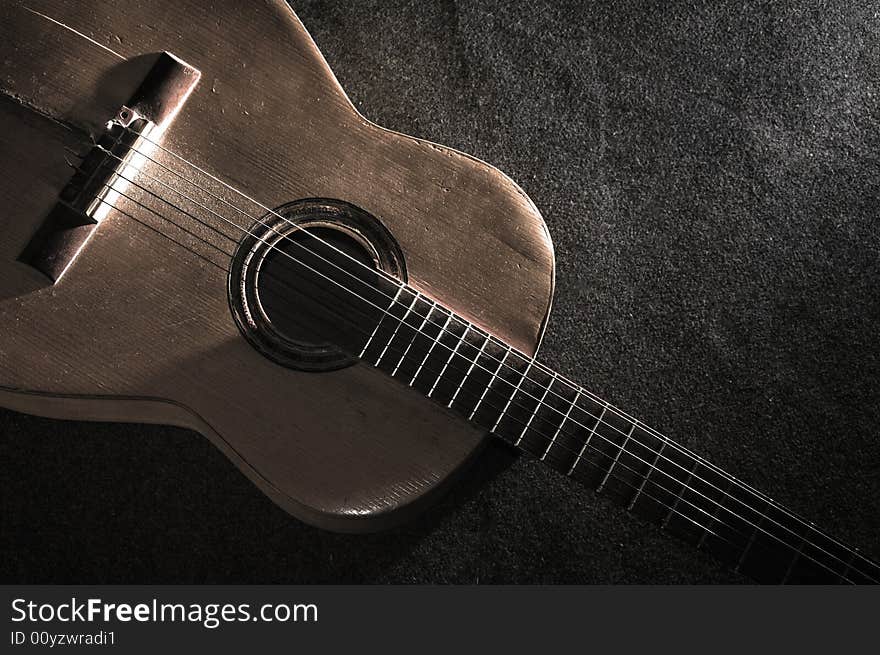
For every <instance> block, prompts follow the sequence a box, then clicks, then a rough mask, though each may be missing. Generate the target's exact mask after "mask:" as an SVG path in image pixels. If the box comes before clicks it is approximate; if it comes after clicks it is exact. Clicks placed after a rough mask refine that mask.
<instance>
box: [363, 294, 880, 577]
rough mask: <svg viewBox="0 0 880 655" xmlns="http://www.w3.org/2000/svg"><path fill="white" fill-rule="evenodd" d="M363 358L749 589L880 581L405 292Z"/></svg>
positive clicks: (624, 419) (666, 444)
mask: <svg viewBox="0 0 880 655" xmlns="http://www.w3.org/2000/svg"><path fill="white" fill-rule="evenodd" d="M361 357H362V359H363V360H364V361H366V362H368V363H369V364H372V365H373V366H376V367H377V368H379V369H380V370H382V371H384V372H385V373H387V374H388V375H391V376H393V377H394V378H396V379H397V380H399V381H400V382H401V383H403V384H406V385H408V386H410V387H412V388H414V389H416V390H417V391H418V392H420V393H422V394H424V395H426V396H428V397H430V398H431V399H432V400H433V401H435V402H437V403H439V404H441V405H444V406H446V407H448V408H449V409H451V410H452V411H454V412H455V413H457V414H458V415H459V416H461V417H463V418H465V419H467V420H469V421H471V422H472V423H474V424H476V425H477V426H479V427H481V428H483V429H485V430H487V431H488V432H490V433H491V434H493V435H494V436H496V437H498V438H500V439H503V440H504V441H506V442H508V443H510V444H512V445H514V446H516V447H517V448H519V449H520V450H522V451H523V452H525V453H527V454H529V455H531V456H532V457H535V458H537V459H539V460H541V461H543V462H545V463H546V464H548V465H550V466H552V467H553V468H555V469H556V470H557V471H559V472H561V473H563V474H564V475H566V476H568V477H570V478H572V479H575V480H577V481H579V482H581V483H582V484H584V485H585V486H587V487H589V488H591V489H594V490H595V491H596V492H597V493H599V494H601V495H603V496H607V497H609V498H611V499H612V500H614V501H615V502H616V503H618V504H619V505H622V506H624V507H626V508H627V509H628V510H629V511H630V512H631V513H633V514H635V515H636V516H638V517H640V518H641V519H643V520H646V521H648V522H651V523H654V524H657V525H659V526H661V527H662V529H663V530H665V531H666V532H669V533H671V534H673V535H675V536H677V537H678V538H680V539H683V540H684V541H686V542H688V543H691V544H693V545H694V546H696V547H697V548H699V549H701V550H705V551H707V552H709V553H712V554H713V555H715V556H716V557H718V558H719V559H721V560H723V561H725V562H727V563H729V565H730V566H732V567H733V568H734V569H735V570H736V571H739V572H741V573H743V574H744V575H746V576H748V577H750V578H752V579H753V580H756V581H758V582H764V583H816V584H825V583H877V582H878V581H880V567H878V565H877V564H876V563H874V562H873V561H871V560H870V559H868V558H866V557H864V556H862V555H860V554H859V553H858V552H857V551H856V550H854V549H852V548H850V547H848V546H846V545H844V544H842V543H840V542H839V541H837V540H835V539H833V538H832V537H830V536H829V535H827V534H825V533H824V532H822V531H820V530H819V529H817V528H815V527H814V526H812V525H811V524H810V523H808V522H807V521H804V520H803V519H800V518H799V517H797V516H795V515H794V514H793V513H792V512H790V511H788V510H786V509H785V508H783V507H781V506H780V505H778V504H777V503H775V502H773V501H772V500H770V499H769V498H768V497H766V496H765V495H763V494H761V493H759V492H758V491H756V490H754V489H752V488H750V487H749V486H748V485H746V484H743V483H741V482H739V481H738V480H736V479H735V478H733V477H732V476H731V475H729V474H727V473H725V472H723V471H721V470H720V469H719V468H718V467H715V466H713V465H712V464H710V463H709V462H707V461H705V460H704V459H702V458H701V457H699V456H697V455H695V454H693V453H692V452H690V451H689V450H687V449H685V448H683V447H682V446H679V445H678V444H676V443H675V442H673V441H671V440H669V439H668V438H666V437H664V436H662V435H660V434H659V433H657V432H656V431H654V430H652V429H650V428H648V427H647V426H645V425H643V424H642V423H641V422H639V421H638V420H636V419H634V418H631V417H630V416H628V415H627V414H625V413H623V412H621V411H620V410H618V409H616V408H614V407H613V406H611V405H609V404H607V403H606V402H604V401H602V400H600V399H599V398H597V397H596V396H595V395H593V394H591V393H589V392H588V391H586V390H585V389H583V388H582V387H580V386H578V385H576V384H574V383H572V382H570V381H569V380H567V379H565V378H563V377H562V376H560V375H557V374H556V373H554V372H553V371H551V370H550V369H548V368H547V367H546V366H543V365H540V364H538V363H537V362H536V361H535V360H534V359H532V358H530V357H527V356H525V355H523V354H522V353H520V352H519V351H517V350H515V349H513V348H511V347H509V346H508V345H506V344H504V343H503V342H502V341H500V340H498V339H496V338H494V337H490V336H489V335H488V334H487V333H486V332H485V331H483V330H481V329H479V328H477V327H475V326H474V325H472V324H470V323H469V322H467V321H465V320H464V319H462V318H460V317H458V316H456V315H454V314H453V313H452V312H450V311H449V310H448V309H446V308H444V307H442V306H439V305H438V304H436V303H434V302H432V301H430V300H429V299H427V298H425V297H424V296H421V295H418V294H417V293H416V292H415V291H414V290H412V289H411V288H410V287H407V286H404V287H401V288H400V290H399V291H398V292H397V293H396V295H395V297H394V300H393V302H392V303H391V304H390V306H388V309H387V314H384V315H383V317H382V320H381V321H380V322H379V324H378V325H377V326H375V329H374V330H373V331H372V332H371V334H370V337H369V340H368V341H367V342H366V343H365V344H364V347H363V351H362V352H361Z"/></svg>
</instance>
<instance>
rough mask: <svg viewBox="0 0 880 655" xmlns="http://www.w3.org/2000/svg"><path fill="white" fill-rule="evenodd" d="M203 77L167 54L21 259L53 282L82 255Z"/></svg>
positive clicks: (102, 138) (85, 163) (103, 137)
mask: <svg viewBox="0 0 880 655" xmlns="http://www.w3.org/2000/svg"><path fill="white" fill-rule="evenodd" d="M200 76H201V73H200V72H199V71H198V70H196V69H195V68H193V67H192V66H189V65H188V64H186V63H185V62H183V61H181V60H180V59H178V58H177V57H175V56H174V55H172V54H170V53H168V52H163V53H162V54H161V55H159V58H158V59H157V60H156V63H155V64H154V65H153V67H152V68H151V69H150V72H149V73H147V76H146V77H145V78H144V80H143V82H142V83H141V85H140V86H139V87H138V89H137V91H135V93H134V95H133V96H132V97H131V100H130V101H129V102H128V103H127V104H125V105H123V106H122V107H121V108H120V109H119V111H118V112H117V114H116V116H115V117H114V118H113V119H112V120H110V121H109V122H108V123H107V127H106V129H105V130H104V132H103V133H102V134H101V136H100V137H99V139H98V140H97V142H96V143H95V145H94V146H93V147H92V149H91V150H90V151H89V152H88V154H87V155H86V156H85V158H84V159H83V161H82V163H81V164H80V166H79V167H78V168H77V170H76V172H75V173H74V175H73V177H72V178H71V179H70V181H69V182H68V183H67V184H66V185H65V186H64V188H63V189H62V190H61V193H60V194H59V198H58V202H57V203H56V204H55V205H54V206H53V207H52V209H51V211H50V212H49V214H48V215H47V216H46V218H45V220H44V221H43V223H42V225H41V226H40V227H39V229H38V230H37V232H36V233H35V234H34V236H33V237H32V238H31V240H30V242H29V243H28V244H27V246H25V248H24V250H23V251H22V253H21V255H19V257H18V260H19V261H21V262H23V263H25V264H28V265H29V266H32V267H33V268H35V269H37V270H38V271H40V272H41V273H43V274H44V275H45V276H46V277H48V278H49V280H50V281H52V282H53V283H55V282H57V281H58V280H60V279H61V277H62V276H63V275H64V273H65V272H66V271H67V269H68V268H69V267H70V265H71V264H72V263H73V261H74V260H75V259H76V257H77V256H78V255H79V254H80V252H82V250H83V248H84V247H85V245H86V242H87V241H88V240H89V239H90V238H91V236H92V234H93V233H94V231H95V229H96V228H97V226H98V224H99V223H100V222H101V221H102V220H103V219H104V217H105V216H106V215H107V214H108V213H109V212H110V210H111V209H112V207H113V204H114V202H115V201H116V200H117V199H118V198H119V196H120V194H122V193H124V191H125V188H126V187H127V186H128V184H129V180H131V179H132V176H133V175H135V174H136V173H137V171H138V170H140V168H141V166H143V164H144V162H145V161H146V160H147V159H148V157H149V152H150V151H151V149H152V147H153V146H154V144H155V142H156V140H157V139H158V138H159V137H160V136H161V134H162V133H163V132H164V131H165V130H166V129H167V128H168V126H169V125H170V124H171V123H172V122H173V121H174V118H175V117H176V116H177V114H178V112H179V111H180V109H181V108H182V107H183V105H184V103H185V102H186V100H187V98H188V97H189V95H190V94H191V93H192V91H193V89H194V88H195V86H196V84H197V83H198V81H199V77H200Z"/></svg>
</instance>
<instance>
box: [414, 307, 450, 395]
mask: <svg viewBox="0 0 880 655" xmlns="http://www.w3.org/2000/svg"><path fill="white" fill-rule="evenodd" d="M451 319H452V312H449V315H448V316H447V317H446V322H445V323H444V324H443V327H442V328H440V332H439V333H438V334H437V336H436V337H435V338H434V343H432V344H431V347H430V348H428V352H427V353H426V354H425V358H424V359H423V360H422V363H421V364H419V368H418V369H417V370H416V372H415V375H413V376H412V380H410V381H409V386H412V385H413V383H414V382H415V381H416V378H417V377H419V373H421V372H422V367H423V366H424V365H425V362H427V361H428V357H430V356H431V353H432V352H433V351H434V348H435V346H436V345H437V344H438V343H440V336H441V335H442V334H443V331H444V330H445V329H446V326H447V325H449V321H450V320H451Z"/></svg>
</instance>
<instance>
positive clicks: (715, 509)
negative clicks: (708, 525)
mask: <svg viewBox="0 0 880 655" xmlns="http://www.w3.org/2000/svg"><path fill="white" fill-rule="evenodd" d="M724 489H725V491H724V492H722V493H723V494H724V495H722V496H721V500H717V501H714V502H715V507H713V508H712V514H711V519H712V520H713V521H717V520H718V519H717V518H716V516H717V514H718V509H719V508H721V509H726V508H725V507H724V505H722V504H721V503H722V501H723V500H724V498H725V497H729V496H730V494H729V493H727V492H728V491H729V490H730V481H728V482H727V484H726V485H724ZM727 511H728V512H730V510H727ZM731 513H732V512H731ZM734 516H737V515H736V514H734ZM739 518H742V517H739ZM707 536H708V533H705V534H703V536H702V537H700V541H699V542H697V549H700V548H702V547H703V544H704V543H705V542H706V537H707Z"/></svg>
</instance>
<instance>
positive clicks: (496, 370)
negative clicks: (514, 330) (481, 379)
mask: <svg viewBox="0 0 880 655" xmlns="http://www.w3.org/2000/svg"><path fill="white" fill-rule="evenodd" d="M511 351H512V348H511V347H510V346H507V351H506V352H505V353H504V357H502V358H501V361H500V362H498V368H496V369H495V372H494V373H492V374H491V375H492V377H491V379H490V380H489V384H488V385H486V388H485V389H483V393H482V394H480V399H479V400H477V406H476V407H474V409H473V411H472V412H471V415H470V416H468V421H470V420H471V419H473V418H474V415H475V414H476V413H477V410H478V409H479V408H480V405H481V404H482V402H483V398H485V397H486V394H487V393H489V389H491V388H492V383H493V382H495V380H496V379H497V377H498V371H500V370H501V367H502V366H504V362H505V361H506V360H507V356H508V355H509V354H510V353H511Z"/></svg>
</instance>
